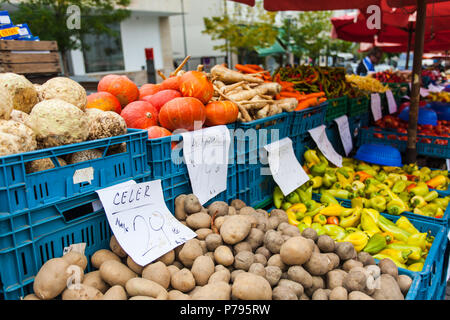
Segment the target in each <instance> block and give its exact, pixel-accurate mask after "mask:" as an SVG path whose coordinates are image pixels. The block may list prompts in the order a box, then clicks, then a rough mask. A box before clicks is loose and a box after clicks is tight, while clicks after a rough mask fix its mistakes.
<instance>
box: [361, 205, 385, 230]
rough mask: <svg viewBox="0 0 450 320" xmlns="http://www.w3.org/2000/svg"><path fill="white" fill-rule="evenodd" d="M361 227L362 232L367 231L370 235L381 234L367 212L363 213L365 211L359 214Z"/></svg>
mask: <svg viewBox="0 0 450 320" xmlns="http://www.w3.org/2000/svg"><path fill="white" fill-rule="evenodd" d="M361 227H362V229H363V230H364V231H367V232H369V234H372V235H373V234H375V233H377V232H381V230H380V228H378V226H377V224H376V222H375V220H374V219H373V217H372V216H371V215H370V214H369V213H368V212H367V211H365V209H363V210H362V212H361Z"/></svg>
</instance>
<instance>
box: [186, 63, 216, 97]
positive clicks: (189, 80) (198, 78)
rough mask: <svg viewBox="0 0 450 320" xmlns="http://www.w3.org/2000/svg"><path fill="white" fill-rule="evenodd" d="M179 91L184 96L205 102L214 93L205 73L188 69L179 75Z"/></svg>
mask: <svg viewBox="0 0 450 320" xmlns="http://www.w3.org/2000/svg"><path fill="white" fill-rule="evenodd" d="M180 91H181V94H182V95H183V96H184V97H193V98H197V99H199V100H200V101H201V102H202V103H204V104H206V103H208V102H209V100H211V98H212V96H213V95H214V87H213V85H212V82H211V81H209V79H208V77H207V76H206V74H204V73H203V72H199V71H189V72H186V73H185V74H183V75H182V76H181V79H180Z"/></svg>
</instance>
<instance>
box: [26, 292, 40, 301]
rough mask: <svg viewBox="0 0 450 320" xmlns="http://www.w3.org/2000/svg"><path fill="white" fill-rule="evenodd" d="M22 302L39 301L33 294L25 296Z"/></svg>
mask: <svg viewBox="0 0 450 320" xmlns="http://www.w3.org/2000/svg"><path fill="white" fill-rule="evenodd" d="M22 300H41V299H39V298H38V297H37V296H36V295H35V294H34V293H30V294H27V295H26V296H25V297H24V298H23V299H22Z"/></svg>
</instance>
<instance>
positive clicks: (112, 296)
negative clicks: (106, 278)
mask: <svg viewBox="0 0 450 320" xmlns="http://www.w3.org/2000/svg"><path fill="white" fill-rule="evenodd" d="M103 300H128V296H127V292H126V291H125V289H124V288H123V287H122V286H119V285H115V286H112V287H111V288H109V289H108V291H106V292H105V293H104V294H103Z"/></svg>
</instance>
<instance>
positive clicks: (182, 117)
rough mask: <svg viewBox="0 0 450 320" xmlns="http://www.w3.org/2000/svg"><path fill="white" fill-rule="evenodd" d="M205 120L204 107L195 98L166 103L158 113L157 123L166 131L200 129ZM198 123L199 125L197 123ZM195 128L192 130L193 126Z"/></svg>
mask: <svg viewBox="0 0 450 320" xmlns="http://www.w3.org/2000/svg"><path fill="white" fill-rule="evenodd" d="M205 120H206V112H205V106H204V105H203V103H202V102H201V101H200V100H198V99H197V98H191V97H182V98H175V99H172V100H170V101H169V102H167V103H166V104H165V105H164V106H163V107H162V108H161V110H160V112H159V123H160V124H161V125H162V126H163V127H164V128H166V129H169V130H170V131H174V130H176V129H186V130H189V131H192V130H194V129H200V128H201V127H202V126H203V124H204V123H205ZM198 122H200V123H198ZM195 125H196V127H195V128H194V126H195Z"/></svg>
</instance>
